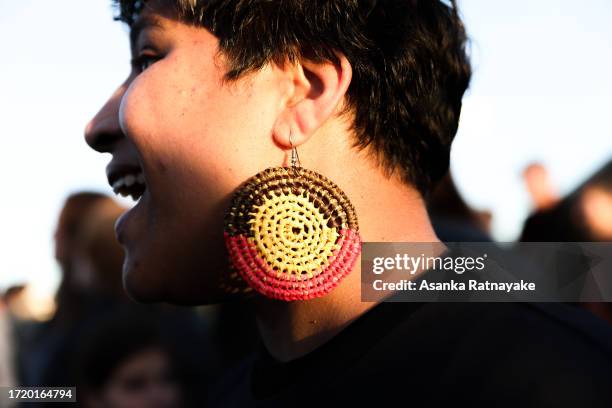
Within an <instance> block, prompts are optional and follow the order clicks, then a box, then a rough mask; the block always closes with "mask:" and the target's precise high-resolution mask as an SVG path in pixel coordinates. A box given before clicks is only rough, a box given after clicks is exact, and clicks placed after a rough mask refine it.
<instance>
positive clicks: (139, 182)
mask: <svg viewBox="0 0 612 408" xmlns="http://www.w3.org/2000/svg"><path fill="white" fill-rule="evenodd" d="M106 174H107V178H108V184H109V185H110V186H111V187H112V189H113V191H114V192H115V194H119V195H122V196H124V197H125V196H128V195H129V196H132V198H133V199H134V201H138V199H139V198H140V197H141V196H142V195H143V194H144V192H145V191H146V189H147V184H146V179H145V176H144V173H143V171H142V169H141V168H140V166H136V165H119V164H115V163H113V162H111V163H110V164H109V165H108V167H107V169H106Z"/></svg>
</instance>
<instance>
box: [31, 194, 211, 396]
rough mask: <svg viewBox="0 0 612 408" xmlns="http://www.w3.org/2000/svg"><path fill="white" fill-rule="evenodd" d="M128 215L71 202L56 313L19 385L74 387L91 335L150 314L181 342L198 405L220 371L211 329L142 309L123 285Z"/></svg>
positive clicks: (186, 317)
mask: <svg viewBox="0 0 612 408" xmlns="http://www.w3.org/2000/svg"><path fill="white" fill-rule="evenodd" d="M124 210H125V209H124V208H123V207H121V206H120V205H119V204H117V203H116V202H115V201H114V200H113V199H112V198H110V197H108V196H106V195H103V194H99V193H92V192H81V193H75V194H73V195H71V196H69V197H68V199H67V200H66V203H65V205H64V207H63V209H62V211H61V213H60V216H59V222H58V226H57V230H56V233H55V240H56V249H55V255H56V259H57V261H58V262H59V264H60V266H61V270H62V280H61V283H60V286H59V290H58V293H57V310H56V313H55V315H54V316H53V318H52V319H51V320H50V321H49V322H46V323H43V324H41V325H39V327H38V328H37V330H36V331H35V332H34V333H33V335H31V336H29V337H28V338H27V341H25V342H24V345H23V347H21V349H20V358H21V361H22V367H23V370H22V371H23V376H22V381H21V385H24V386H70V385H74V384H75V383H76V381H77V378H75V372H74V370H71V369H70V367H73V366H75V364H77V363H78V362H77V361H75V359H77V358H78V357H77V356H76V355H75V350H77V349H78V348H79V346H80V345H81V344H83V343H84V342H86V339H85V337H86V333H89V332H91V331H92V330H94V329H95V328H96V327H97V326H98V325H100V324H104V323H103V322H105V321H109V320H112V319H121V318H122V316H123V315H129V316H131V317H132V323H133V324H138V322H137V321H135V320H133V319H137V318H138V316H139V315H134V314H133V313H148V316H149V318H150V319H154V320H156V321H157V322H158V324H159V325H163V327H164V330H166V331H167V332H168V333H171V334H172V337H173V338H175V339H177V342H178V343H177V344H179V345H178V346H177V347H176V350H177V355H180V357H181V359H180V361H181V363H182V365H181V367H180V369H181V372H183V373H185V376H184V379H185V382H184V385H185V393H186V398H185V401H189V403H190V404H191V403H193V406H198V405H199V403H200V402H201V401H200V399H202V398H205V395H206V386H207V384H208V383H209V382H210V381H211V378H212V377H214V374H215V373H216V371H217V366H216V362H215V359H214V354H215V352H214V351H213V345H212V341H211V339H210V332H209V331H210V330H209V328H208V324H207V322H206V321H205V320H203V319H202V318H200V317H199V316H198V315H196V313H195V311H194V310H187V309H180V308H177V307H173V306H165V305H155V306H150V305H140V304H137V303H135V302H133V301H132V300H131V299H130V298H129V297H128V296H127V294H126V293H125V291H124V289H123V285H122V264H123V250H122V248H121V246H120V245H119V244H118V242H117V240H116V237H115V232H114V225H115V223H116V221H117V218H118V217H119V215H120V214H121V213H122V212H123V211H124ZM136 333H138V332H136ZM125 336H128V337H129V336H130V334H128V333H126V334H125ZM125 341H130V340H129V339H125ZM185 406H192V405H185Z"/></svg>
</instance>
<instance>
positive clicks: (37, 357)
mask: <svg viewBox="0 0 612 408" xmlns="http://www.w3.org/2000/svg"><path fill="white" fill-rule="evenodd" d="M124 210H125V209H124V208H123V207H121V206H120V205H119V204H117V203H116V202H115V201H114V200H113V199H111V198H110V197H108V196H105V195H103V194H99V193H94V192H80V193H75V194H73V195H71V196H69V197H68V198H67V200H66V202H65V204H64V206H63V208H62V211H61V213H60V216H59V221H58V225H57V229H56V232H55V256H56V259H57V261H58V263H59V265H60V268H61V272H62V278H61V283H60V286H59V289H58V292H57V296H56V303H57V308H56V312H55V314H54V316H53V317H52V319H51V320H50V321H49V322H46V323H43V324H41V325H40V327H39V328H38V330H37V331H36V332H35V333H34V334H33V335H32V336H31V337H30V338H29V339H27V344H25V345H24V346H23V347H22V348H21V350H20V351H21V352H20V356H21V360H22V364H23V379H22V380H23V382H22V384H23V385H29V386H42V385H49V386H52V385H57V386H62V385H66V384H70V377H69V374H68V372H67V370H66V369H65V367H67V366H68V363H69V361H70V360H71V358H72V355H73V351H74V346H75V344H77V343H78V339H79V334H80V333H81V332H82V331H83V329H84V328H86V327H87V326H88V325H90V324H92V323H93V322H94V320H95V318H96V317H97V316H100V315H103V314H105V313H108V312H109V310H110V309H111V308H113V307H115V306H116V305H118V304H121V303H125V302H127V301H128V297H127V295H126V294H125V293H124V291H123V290H122V285H121V265H122V263H123V250H122V249H121V247H120V246H119V244H118V243H117V242H116V239H115V236H114V230H113V226H114V223H115V221H116V220H117V217H118V216H119V215H120V214H121V212H122V211H124Z"/></svg>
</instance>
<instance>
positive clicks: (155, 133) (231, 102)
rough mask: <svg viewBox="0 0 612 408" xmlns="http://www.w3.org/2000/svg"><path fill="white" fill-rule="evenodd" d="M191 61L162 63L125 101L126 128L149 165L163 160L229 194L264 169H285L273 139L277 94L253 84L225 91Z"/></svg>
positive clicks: (213, 73)
mask: <svg viewBox="0 0 612 408" xmlns="http://www.w3.org/2000/svg"><path fill="white" fill-rule="evenodd" d="M179 61H182V62H183V63H181V64H179V63H178V62H179ZM186 61H187V59H186V58H182V59H181V60H179V59H178V58H174V59H169V60H167V61H165V60H162V61H160V62H158V63H157V64H155V65H153V66H152V67H151V68H149V69H148V70H147V71H145V72H144V73H143V74H141V75H140V76H139V77H137V78H136V79H135V80H134V81H133V82H132V84H131V85H130V87H129V88H128V90H127V92H126V94H125V95H124V97H123V100H122V104H121V108H120V112H121V113H120V117H121V124H122V127H123V129H124V132H125V133H126V134H127V135H129V137H130V138H131V139H132V140H133V142H134V144H135V145H136V147H137V149H138V151H139V152H140V154H141V157H143V159H144V161H145V162H149V163H145V166H146V165H147V164H148V165H151V164H152V163H151V162H152V161H157V167H159V168H171V169H172V171H175V172H177V173H176V174H174V175H173V176H174V177H180V178H184V177H186V178H187V179H188V180H190V181H193V180H196V179H199V182H200V183H204V184H209V183H210V182H214V183H215V184H216V187H218V188H219V190H220V191H219V192H220V193H222V194H226V193H228V192H229V191H231V190H232V189H234V188H235V187H236V186H237V185H238V184H239V183H240V182H241V181H242V180H243V179H245V178H247V177H249V176H251V175H253V174H255V173H256V172H258V171H260V170H262V169H263V168H265V167H269V166H274V165H280V164H281V163H282V157H283V156H282V155H283V153H282V152H281V151H280V150H279V149H278V148H277V147H275V146H274V144H273V142H272V137H271V130H272V127H273V125H274V121H275V119H276V112H275V98H274V94H273V92H272V88H271V87H269V86H268V87H267V86H266V82H265V81H252V82H248V81H249V80H248V79H247V82H245V83H225V84H222V83H221V78H220V72H219V70H218V69H217V68H216V67H214V66H211V67H202V66H199V67H195V66H192V65H189V64H188V63H187V62H186ZM179 180H180V179H175V181H179ZM179 183H180V181H179Z"/></svg>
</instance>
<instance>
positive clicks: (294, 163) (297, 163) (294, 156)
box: [289, 131, 302, 167]
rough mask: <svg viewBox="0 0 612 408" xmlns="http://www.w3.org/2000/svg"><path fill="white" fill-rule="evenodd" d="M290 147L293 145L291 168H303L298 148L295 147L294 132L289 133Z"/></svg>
mask: <svg viewBox="0 0 612 408" xmlns="http://www.w3.org/2000/svg"><path fill="white" fill-rule="evenodd" d="M289 145H291V167H302V163H300V156H299V155H298V152H297V148H296V147H295V146H294V145H293V132H291V131H289Z"/></svg>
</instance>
